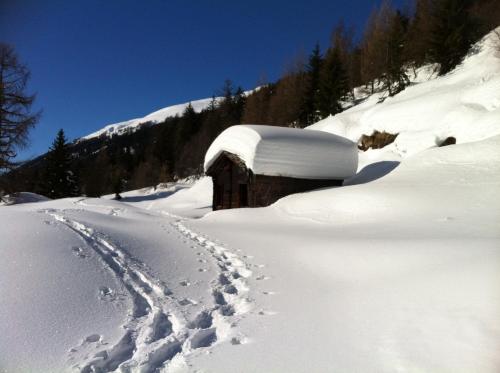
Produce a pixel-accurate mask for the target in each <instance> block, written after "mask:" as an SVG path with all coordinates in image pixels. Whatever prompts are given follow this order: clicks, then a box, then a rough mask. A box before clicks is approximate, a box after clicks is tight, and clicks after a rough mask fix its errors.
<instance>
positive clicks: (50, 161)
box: [44, 129, 79, 198]
mask: <svg viewBox="0 0 500 373" xmlns="http://www.w3.org/2000/svg"><path fill="white" fill-rule="evenodd" d="M71 163H72V160H71V154H70V151H69V149H68V143H67V141H66V137H65V135H64V131H63V130H62V129H60V130H59V132H57V136H56V138H55V140H54V142H53V143H52V146H51V147H50V149H49V153H48V155H47V164H46V171H45V177H44V179H45V190H46V194H47V196H48V197H50V198H63V197H72V196H77V195H78V194H79V190H78V183H77V181H76V175H75V173H74V172H73V170H72V167H71Z"/></svg>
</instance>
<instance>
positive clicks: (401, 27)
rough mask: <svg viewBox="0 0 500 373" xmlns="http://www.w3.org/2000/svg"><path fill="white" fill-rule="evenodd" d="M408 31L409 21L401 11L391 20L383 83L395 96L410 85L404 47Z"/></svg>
mask: <svg viewBox="0 0 500 373" xmlns="http://www.w3.org/2000/svg"><path fill="white" fill-rule="evenodd" d="M407 30H408V19H407V18H406V17H405V16H404V15H403V14H401V12H400V11H397V12H396V13H394V14H393V15H392V17H391V19H390V23H389V27H388V29H387V37H386V43H385V44H386V46H385V48H386V60H385V67H384V73H383V74H382V77H381V81H382V85H383V89H385V90H387V92H389V96H393V95H395V94H397V93H399V92H401V91H402V90H403V89H405V88H406V86H408V85H409V84H410V79H409V78H408V75H407V74H406V66H405V59H404V53H403V51H404V46H405V43H406V34H407Z"/></svg>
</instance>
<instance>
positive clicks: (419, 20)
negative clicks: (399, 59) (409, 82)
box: [404, 0, 431, 67]
mask: <svg viewBox="0 0 500 373" xmlns="http://www.w3.org/2000/svg"><path fill="white" fill-rule="evenodd" d="M430 34H431V0H416V2H415V13H414V15H413V18H412V20H411V23H410V25H409V27H408V41H407V43H406V44H405V48H404V54H405V56H406V59H407V60H408V61H410V62H411V63H412V64H413V66H414V67H419V66H422V65H424V64H425V63H427V62H429V41H430Z"/></svg>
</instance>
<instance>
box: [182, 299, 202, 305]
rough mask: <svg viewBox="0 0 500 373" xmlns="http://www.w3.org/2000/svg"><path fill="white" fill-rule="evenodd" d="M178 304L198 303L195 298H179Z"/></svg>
mask: <svg viewBox="0 0 500 373" xmlns="http://www.w3.org/2000/svg"><path fill="white" fill-rule="evenodd" d="M179 304H180V305H181V306H190V305H196V304H198V302H196V301H195V300H192V299H188V298H184V299H181V300H180V301H179Z"/></svg>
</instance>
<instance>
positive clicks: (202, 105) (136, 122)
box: [79, 97, 220, 140]
mask: <svg viewBox="0 0 500 373" xmlns="http://www.w3.org/2000/svg"><path fill="white" fill-rule="evenodd" d="M216 100H220V97H218V98H216ZM211 101H212V99H211V98H205V99H201V100H195V101H191V102H190V103H191V105H192V106H193V109H194V111H196V112H197V113H199V112H200V111H202V110H203V109H206V108H207V107H208V106H209V105H210V102H211ZM188 105H189V102H186V103H184V104H178V105H173V106H168V107H166V108H163V109H160V110H157V111H155V112H153V113H151V114H148V115H146V116H145V117H142V118H137V119H131V120H127V121H124V122H119V123H114V124H109V125H107V126H105V127H104V128H102V129H100V130H98V131H96V132H93V133H91V134H89V135H87V136H83V137H81V138H80V139H79V140H88V139H92V138H95V137H100V136H109V137H111V136H115V135H121V134H123V133H126V132H128V131H135V130H136V129H137V128H139V127H140V126H141V125H142V124H145V123H153V124H156V123H159V122H162V121H164V120H165V119H167V118H170V117H175V116H176V115H182V113H183V112H184V110H186V107H187V106H188Z"/></svg>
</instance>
